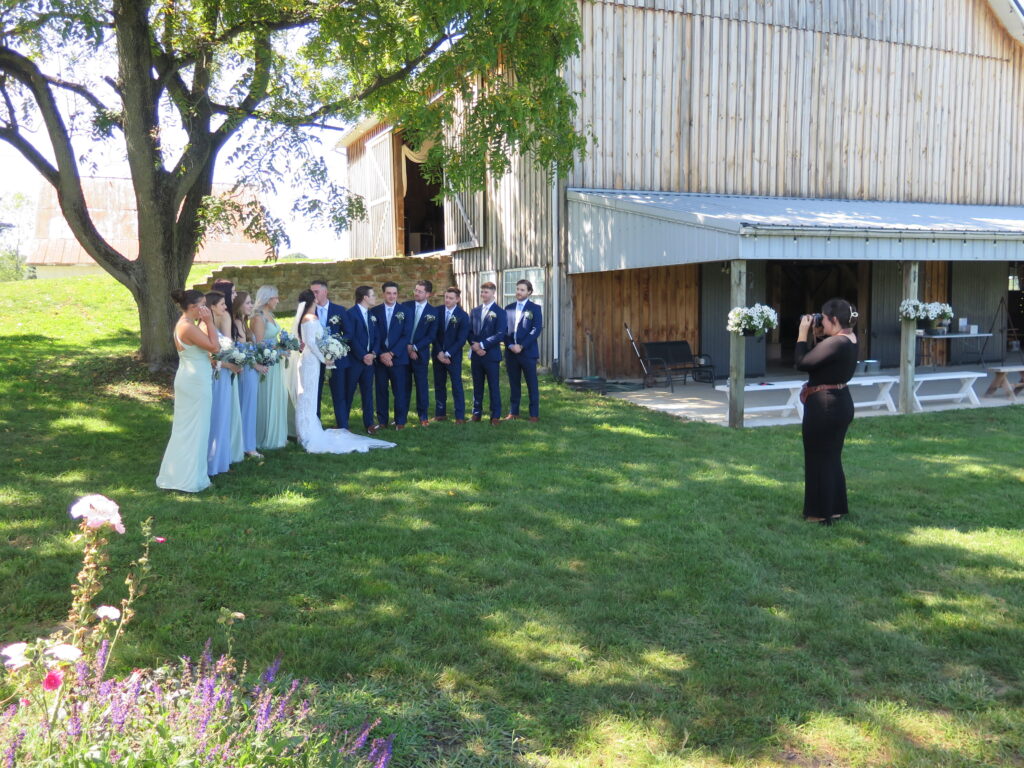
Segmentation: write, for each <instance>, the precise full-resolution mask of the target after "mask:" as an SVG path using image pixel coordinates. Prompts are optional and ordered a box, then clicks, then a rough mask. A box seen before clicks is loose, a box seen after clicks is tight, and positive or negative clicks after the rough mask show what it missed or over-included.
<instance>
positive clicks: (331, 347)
mask: <svg viewBox="0 0 1024 768" xmlns="http://www.w3.org/2000/svg"><path fill="white" fill-rule="evenodd" d="M316 344H317V347H319V348H320V352H322V353H323V356H324V360H325V361H326V365H327V367H328V368H333V367H334V361H335V360H338V359H340V358H342V357H345V355H347V354H348V344H347V343H346V342H345V340H344V339H343V338H342V337H341V336H339V335H338V334H336V333H335V334H331V335H330V336H322V337H321V338H320V339H319V340H318V341H317V343H316Z"/></svg>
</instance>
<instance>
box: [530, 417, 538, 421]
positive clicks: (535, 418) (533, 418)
mask: <svg viewBox="0 0 1024 768" xmlns="http://www.w3.org/2000/svg"><path fill="white" fill-rule="evenodd" d="M530 421H540V419H538V418H537V417H536V416H531V417H530Z"/></svg>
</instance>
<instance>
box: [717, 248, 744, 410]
mask: <svg viewBox="0 0 1024 768" xmlns="http://www.w3.org/2000/svg"><path fill="white" fill-rule="evenodd" d="M729 285H730V300H731V303H732V306H734V307H745V306H746V305H747V262H746V261H744V260H743V259H735V260H734V261H732V262H730V264H729ZM722 322H725V318H722ZM746 364H747V340H746V338H744V337H743V336H741V335H740V334H738V333H730V334H729V426H730V427H733V428H735V429H741V428H742V427H743V386H744V384H745V383H746V374H747V371H746Z"/></svg>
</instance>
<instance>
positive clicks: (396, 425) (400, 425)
mask: <svg viewBox="0 0 1024 768" xmlns="http://www.w3.org/2000/svg"><path fill="white" fill-rule="evenodd" d="M395 429H396V430H399V429H405V424H395Z"/></svg>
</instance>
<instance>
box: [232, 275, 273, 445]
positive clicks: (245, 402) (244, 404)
mask: <svg viewBox="0 0 1024 768" xmlns="http://www.w3.org/2000/svg"><path fill="white" fill-rule="evenodd" d="M252 310H253V303H252V297H251V296H249V294H248V293H246V292H245V291H239V292H238V293H237V295H236V296H235V308H234V311H233V313H232V314H233V316H232V328H231V330H232V335H233V336H234V341H235V344H236V345H237V344H251V343H252V342H253V341H255V337H254V336H253V335H252V330H251V329H250V328H249V318H250V317H252ZM267 371H268V368H267V367H266V366H265V365H257V366H255V367H251V368H250V367H246V368H243V369H242V375H241V376H239V377H238V394H239V405H240V406H241V410H242V448H243V450H244V451H245V455H246V456H251V457H252V458H254V459H262V458H263V454H262V453H260V452H259V451H257V450H256V399H257V397H258V396H259V389H260V376H261V375H266V373H267Z"/></svg>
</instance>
